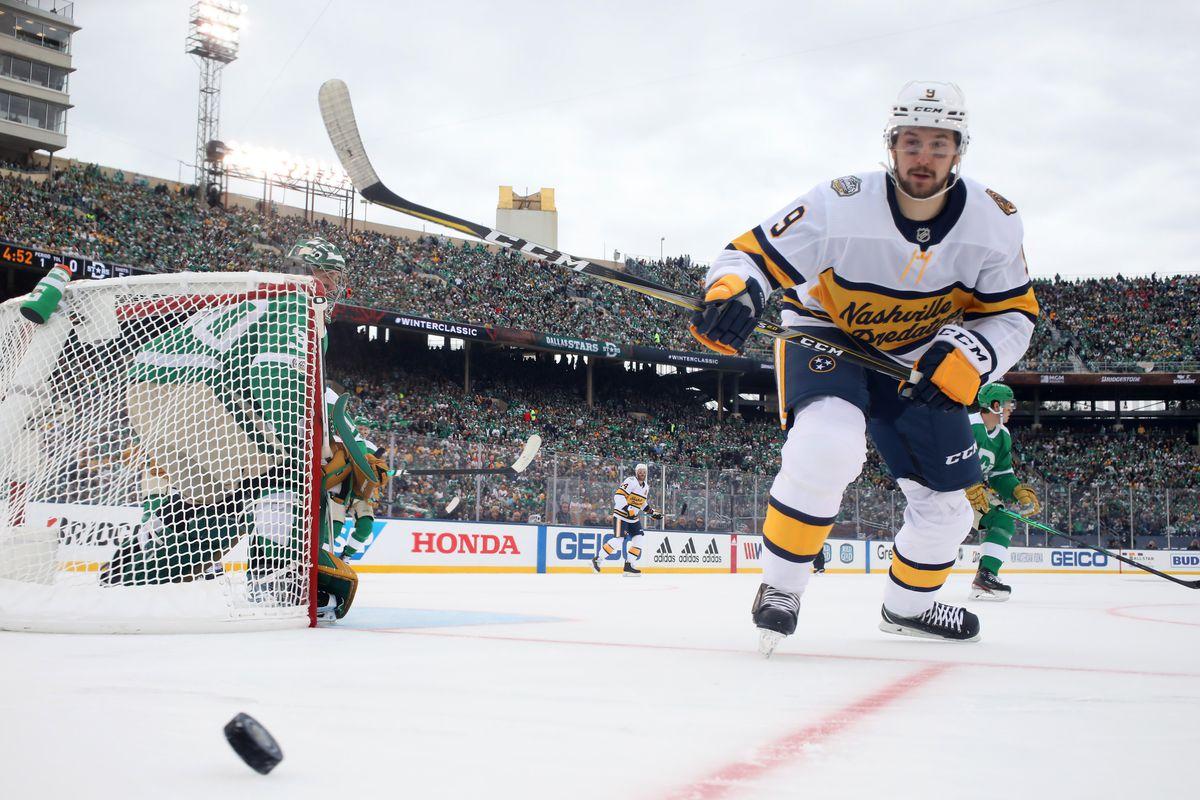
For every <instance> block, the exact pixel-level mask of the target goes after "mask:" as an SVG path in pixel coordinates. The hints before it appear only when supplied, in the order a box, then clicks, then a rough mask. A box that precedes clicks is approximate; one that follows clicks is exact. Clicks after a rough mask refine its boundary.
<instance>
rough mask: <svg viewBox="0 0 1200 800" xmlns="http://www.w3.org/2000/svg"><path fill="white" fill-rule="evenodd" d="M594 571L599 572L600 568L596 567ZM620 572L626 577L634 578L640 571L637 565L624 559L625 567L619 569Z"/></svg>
mask: <svg viewBox="0 0 1200 800" xmlns="http://www.w3.org/2000/svg"><path fill="white" fill-rule="evenodd" d="M596 571H597V572H599V571H600V568H599V567H597V568H596ZM621 574H622V575H624V576H625V577H626V578H636V577H638V576H640V575H641V574H642V571H641V570H640V569H638V568H637V567H635V566H634V565H633V564H630V563H629V562H628V561H626V562H625V569H624V570H622V571H621Z"/></svg>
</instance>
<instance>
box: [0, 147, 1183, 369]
mask: <svg viewBox="0 0 1200 800" xmlns="http://www.w3.org/2000/svg"><path fill="white" fill-rule="evenodd" d="M41 177H42V176H36V175H31V174H28V173H22V172H17V171H8V172H5V171H3V170H0V230H2V231H3V235H4V237H5V238H7V239H9V240H11V241H14V242H17V243H20V244H29V245H34V246H38V247H41V248H44V249H48V250H59V251H65V252H71V253H77V254H80V255H84V256H88V257H92V258H98V259H100V260H103V261H108V262H114V263H125V264H130V265H133V266H139V267H145V268H149V269H153V270H156V271H173V270H184V269H190V270H208V271H211V270H243V269H267V270H269V269H274V268H277V265H278V260H279V254H280V253H281V252H282V251H284V250H286V248H287V247H288V246H289V245H290V244H291V243H293V242H294V241H295V240H296V239H298V238H301V237H302V236H305V235H311V234H312V233H314V232H316V233H319V234H320V235H322V236H325V237H327V238H329V239H330V240H331V241H333V242H335V243H336V244H338V245H339V246H340V247H342V248H343V249H344V250H345V251H346V254H347V256H348V258H349V260H350V263H351V264H352V266H353V270H352V279H351V288H350V298H349V302H351V303H354V304H357V305H365V306H374V307H379V308H386V309H389V310H392V311H398V312H402V313H407V314H413V315H417V316H425V317H433V318H436V319H442V320H446V321H451V322H465V323H471V324H489V325H496V326H501V327H509V328H520V329H532V330H540V331H544V332H548V333H556V334H560V335H565V336H574V337H580V338H588V339H600V340H606V341H613V342H619V343H638V344H645V345H650V346H660V347H666V348H671V349H678V350H689V351H696V350H698V345H696V343H695V342H694V341H693V340H692V339H691V337H690V336H689V335H688V334H687V332H686V330H685V325H684V321H685V312H682V311H679V310H678V309H674V308H670V307H664V306H663V305H662V304H661V303H659V302H657V301H654V300H650V299H648V298H645V297H641V296H639V295H635V294H633V293H631V292H628V291H626V290H623V289H619V288H617V287H612V286H609V285H607V284H604V283H600V282H596V281H592V280H587V279H584V278H581V277H579V276H578V275H576V274H574V273H571V272H569V271H565V270H558V271H555V270H553V269H552V268H549V267H546V266H543V265H541V264H540V263H537V262H527V261H525V260H524V259H522V258H520V257H518V256H515V255H513V254H511V253H509V252H507V251H499V252H496V251H493V250H489V249H488V248H486V247H484V246H483V245H481V244H479V243H475V242H467V241H461V240H452V239H447V238H444V237H436V236H428V235H416V234H414V236H413V237H412V238H405V237H399V236H390V235H384V234H381V233H375V232H372V231H363V230H358V231H355V232H354V233H347V232H346V231H344V230H343V229H342V228H340V227H338V226H336V225H332V224H329V223H327V222H324V221H318V222H317V223H315V224H313V223H307V222H305V221H304V219H303V218H302V217H299V216H279V215H276V214H260V213H258V212H256V211H250V210H246V209H241V208H230V209H223V208H221V207H220V206H216V207H208V206H206V205H203V204H198V203H197V202H196V201H195V199H194V197H193V194H194V193H189V192H186V191H182V192H175V191H171V190H169V189H168V188H167V186H166V185H165V184H157V185H156V186H154V187H151V186H150V185H149V183H148V182H146V181H145V179H137V180H134V179H131V178H130V177H129V176H126V175H123V174H122V173H120V172H119V171H118V172H115V173H113V174H111V175H106V174H105V172H104V171H102V170H101V169H99V168H98V167H96V166H95V165H79V164H74V163H72V164H70V165H69V166H68V167H67V168H65V169H62V170H60V171H57V172H56V173H55V174H54V176H53V177H52V178H50V179H46V180H44V181H40V180H39V179H40V178H41ZM625 268H626V269H628V270H630V271H631V272H634V273H637V274H640V275H643V276H645V277H648V278H652V279H654V280H657V281H659V282H661V283H665V284H667V285H669V286H672V287H673V288H676V289H679V290H681V291H687V292H690V293H694V292H696V291H697V289H698V284H699V281H700V279H701V277H702V274H703V271H704V268H703V266H702V265H700V264H696V263H693V261H692V260H691V259H690V258H689V257H687V256H681V257H672V258H667V259H664V260H661V261H646V260H635V261H630V262H627V264H626V267H625ZM1036 289H1037V293H1038V297H1039V300H1040V302H1041V305H1042V308H1043V310H1044V314H1043V319H1042V321H1041V322H1040V323H1039V325H1038V328H1037V331H1036V332H1035V335H1034V340H1033V343H1032V345H1031V346H1030V349H1029V352H1028V353H1027V355H1026V357H1025V359H1024V360H1023V361H1022V364H1021V366H1022V367H1024V368H1031V369H1052V370H1055V371H1059V370H1066V369H1068V368H1069V365H1070V364H1071V363H1072V361H1073V360H1075V359H1082V361H1083V362H1084V363H1090V362H1118V361H1123V362H1129V363H1131V364H1132V363H1135V362H1147V361H1159V362H1171V363H1176V362H1196V361H1198V360H1200V331H1198V330H1197V329H1196V328H1195V327H1194V326H1192V325H1190V324H1188V320H1189V318H1190V315H1191V313H1192V312H1189V311H1188V309H1195V308H1197V307H1200V276H1174V277H1168V278H1158V277H1156V276H1151V277H1149V278H1122V277H1120V276H1118V277H1117V278H1115V279H1107V278H1106V279H1088V280H1061V279H1059V278H1058V277H1056V278H1055V279H1054V280H1049V281H1047V280H1039V281H1037V282H1036ZM771 313H777V312H771ZM1130 320H1133V321H1134V324H1130ZM766 353H767V349H766V347H765V344H764V343H755V345H754V347H753V349H752V351H751V354H752V355H759V356H765V355H766Z"/></svg>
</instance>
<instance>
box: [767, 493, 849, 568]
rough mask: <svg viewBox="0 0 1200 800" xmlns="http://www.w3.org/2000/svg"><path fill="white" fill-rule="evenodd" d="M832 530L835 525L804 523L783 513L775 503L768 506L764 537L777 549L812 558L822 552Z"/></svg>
mask: <svg viewBox="0 0 1200 800" xmlns="http://www.w3.org/2000/svg"><path fill="white" fill-rule="evenodd" d="M831 530H833V523H829V524H828V525H814V524H812V523H811V522H804V521H803V520H799V519H796V518H795V517H792V516H790V515H788V514H787V513H785V512H784V511H782V510H781V509H780V507H779V505H777V504H776V503H775V502H774V501H772V502H771V503H770V505H768V506H767V519H766V521H765V522H763V537H764V538H765V539H767V540H768V541H770V543H771V544H772V545H774V546H775V548H776V549H779V550H784V551H786V552H788V553H791V554H792V555H796V556H800V557H803V558H812V557H813V556H815V555H816V554H817V553H819V552H821V547H822V545H824V544H825V538H826V537H827V536H829V532H830V531H831Z"/></svg>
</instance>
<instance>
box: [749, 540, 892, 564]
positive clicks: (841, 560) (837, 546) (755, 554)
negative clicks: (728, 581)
mask: <svg viewBox="0 0 1200 800" xmlns="http://www.w3.org/2000/svg"><path fill="white" fill-rule="evenodd" d="M871 544H872V543H871V542H859V541H854V540H849V539H826V540H825V546H824V548H823V549H824V552H825V569H826V570H827V571H834V572H841V571H854V572H862V571H863V570H865V569H866V565H867V550H866V549H867V547H869V546H871ZM736 549H737V571H738V572H753V571H755V570H761V569H762V553H763V537H762V536H752V535H749V534H744V533H742V534H738V536H737V542H736Z"/></svg>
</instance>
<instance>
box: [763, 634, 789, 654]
mask: <svg viewBox="0 0 1200 800" xmlns="http://www.w3.org/2000/svg"><path fill="white" fill-rule="evenodd" d="M785 636H786V634H783V633H780V632H779V631H769V630H766V629H765V628H759V630H758V652H759V653H761V654H762V656H763V658H770V657H771V654H772V653H774V652H775V648H776V647H778V646H779V643H780V642H782V641H783V640H784V638H785Z"/></svg>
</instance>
